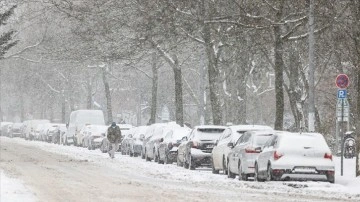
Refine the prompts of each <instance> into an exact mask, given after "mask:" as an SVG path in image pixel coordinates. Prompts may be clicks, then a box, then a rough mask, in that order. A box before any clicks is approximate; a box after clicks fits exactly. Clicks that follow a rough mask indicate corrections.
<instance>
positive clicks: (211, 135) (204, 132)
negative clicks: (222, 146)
mask: <svg viewBox="0 0 360 202" xmlns="http://www.w3.org/2000/svg"><path fill="white" fill-rule="evenodd" d="M224 130H225V129H224V128H198V129H197V131H198V134H197V136H198V137H199V138H200V139H217V138H219V137H220V135H222V133H223V132H224Z"/></svg>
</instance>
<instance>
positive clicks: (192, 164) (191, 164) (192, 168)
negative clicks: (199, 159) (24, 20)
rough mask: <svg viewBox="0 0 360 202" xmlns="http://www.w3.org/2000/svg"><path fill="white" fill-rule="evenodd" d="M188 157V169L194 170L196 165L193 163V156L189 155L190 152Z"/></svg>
mask: <svg viewBox="0 0 360 202" xmlns="http://www.w3.org/2000/svg"><path fill="white" fill-rule="evenodd" d="M189 158H190V160H189V169H190V170H195V168H196V166H195V163H194V161H193V157H192V156H191V154H190V157H189Z"/></svg>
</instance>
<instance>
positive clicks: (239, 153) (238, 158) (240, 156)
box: [234, 133, 253, 173]
mask: <svg viewBox="0 0 360 202" xmlns="http://www.w3.org/2000/svg"><path fill="white" fill-rule="evenodd" d="M252 138H253V135H252V134H251V133H245V135H244V138H242V140H241V142H240V144H239V146H238V148H237V150H236V154H235V158H234V161H235V163H236V167H234V171H235V172H234V173H238V172H239V168H238V164H239V162H242V161H244V159H245V158H246V157H245V148H246V147H247V146H248V145H249V144H251V141H252Z"/></svg>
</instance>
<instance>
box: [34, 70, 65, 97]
mask: <svg viewBox="0 0 360 202" xmlns="http://www.w3.org/2000/svg"><path fill="white" fill-rule="evenodd" d="M36 76H38V77H39V79H40V80H41V81H42V82H43V83H44V84H45V85H46V86H47V87H48V88H49V89H50V90H51V91H53V92H55V93H59V94H60V93H61V91H59V90H57V89H55V88H54V87H52V86H51V85H50V84H49V83H48V82H46V81H45V80H44V79H43V78H42V77H41V76H40V74H38V73H36Z"/></svg>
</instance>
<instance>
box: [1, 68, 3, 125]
mask: <svg viewBox="0 0 360 202" xmlns="http://www.w3.org/2000/svg"><path fill="white" fill-rule="evenodd" d="M1 70H2V67H0V122H2V121H3V112H2V108H1V98H2V94H1V86H2V84H1V83H2V82H1V81H2V78H1V76H2V72H1Z"/></svg>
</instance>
